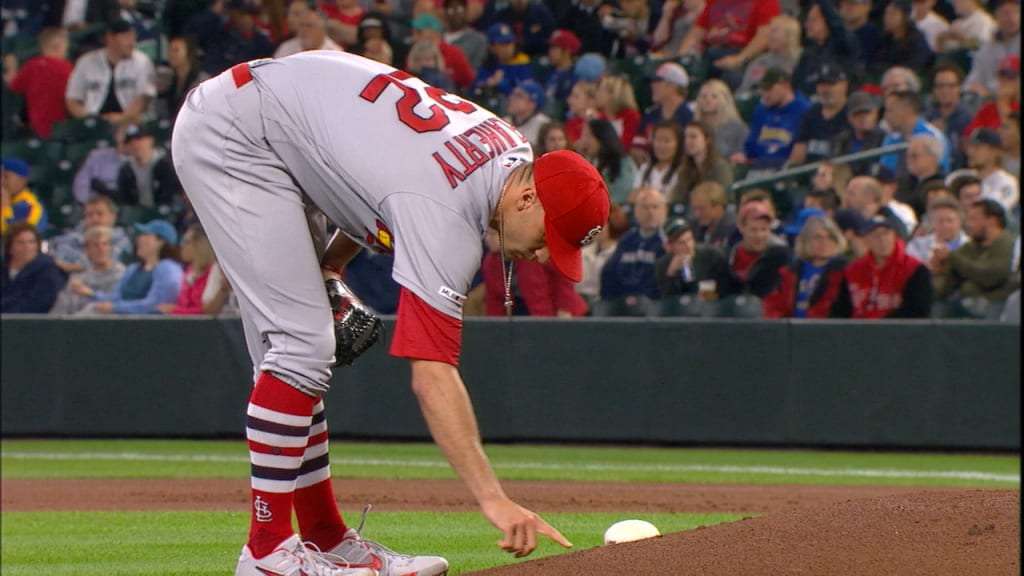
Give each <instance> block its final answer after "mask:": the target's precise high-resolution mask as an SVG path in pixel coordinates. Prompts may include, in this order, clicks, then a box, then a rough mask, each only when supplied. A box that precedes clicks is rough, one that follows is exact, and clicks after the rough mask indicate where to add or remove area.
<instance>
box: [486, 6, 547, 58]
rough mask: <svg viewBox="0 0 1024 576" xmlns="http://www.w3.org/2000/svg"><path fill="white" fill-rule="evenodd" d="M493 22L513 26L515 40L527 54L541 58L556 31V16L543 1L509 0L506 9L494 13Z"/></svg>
mask: <svg viewBox="0 0 1024 576" xmlns="http://www.w3.org/2000/svg"><path fill="white" fill-rule="evenodd" d="M491 22H504V23H506V24H508V25H509V26H511V27H512V31H513V32H514V33H515V42H516V45H518V46H519V47H520V48H521V49H522V51H523V52H525V53H526V55H527V56H530V57H532V58H539V57H541V56H543V55H545V54H547V52H548V40H549V39H550V38H551V33H552V32H554V31H555V17H554V16H553V15H552V14H551V10H549V9H548V7H547V6H546V5H544V3H542V2H531V1H530V0H508V4H507V5H506V7H505V8H504V9H501V10H497V11H496V12H495V13H494V16H493V18H492V19H491Z"/></svg>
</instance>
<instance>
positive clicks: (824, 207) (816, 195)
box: [804, 188, 841, 218]
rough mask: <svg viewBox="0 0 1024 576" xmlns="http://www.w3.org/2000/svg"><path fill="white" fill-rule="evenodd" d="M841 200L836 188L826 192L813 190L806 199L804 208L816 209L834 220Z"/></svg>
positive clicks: (828, 189) (827, 189)
mask: <svg viewBox="0 0 1024 576" xmlns="http://www.w3.org/2000/svg"><path fill="white" fill-rule="evenodd" d="M840 202H841V200H840V198H839V194H838V193H837V192H836V191H835V189H834V188H826V189H825V190H811V191H810V192H808V193H807V196H805V197H804V208H816V209H818V210H821V211H822V212H824V213H825V216H827V217H829V218H832V217H833V215H834V214H835V212H836V210H838V209H839V204H840Z"/></svg>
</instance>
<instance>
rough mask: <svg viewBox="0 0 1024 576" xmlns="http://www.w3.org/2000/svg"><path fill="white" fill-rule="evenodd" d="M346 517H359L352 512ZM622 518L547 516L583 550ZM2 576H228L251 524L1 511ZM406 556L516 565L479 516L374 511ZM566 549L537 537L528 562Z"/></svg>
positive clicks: (703, 518)
mask: <svg viewBox="0 0 1024 576" xmlns="http://www.w3.org/2000/svg"><path fill="white" fill-rule="evenodd" d="M347 516H348V517H349V518H356V517H358V515H357V513H356V512H353V511H349V512H348V514H347ZM625 517H627V516H626V515H624V514H621V513H620V514H548V515H545V518H546V519H547V520H548V521H549V522H551V523H552V524H553V525H555V526H556V527H558V529H559V530H560V531H561V532H562V533H563V534H564V535H565V536H566V537H567V538H569V540H570V541H572V542H573V543H574V544H575V547H574V550H582V549H586V548H591V547H593V546H598V545H600V544H601V537H602V534H603V533H604V530H605V528H607V527H608V526H609V525H611V524H612V523H613V522H615V521H618V520H622V519H623V518H625ZM639 517H641V518H643V519H644V520H648V521H650V522H653V523H654V525H656V526H658V528H659V529H660V530H661V531H662V532H663V533H669V532H677V531H682V530H691V529H693V528H695V527H697V526H707V525H712V524H718V523H721V522H728V521H731V520H736V519H738V518H739V516H736V515H730V514H644V515H641V516H639ZM0 519H2V523H0V538H2V540H3V546H2V548H0V564H2V565H3V574H4V576H22V575H24V576H35V575H37V574H47V575H48V576H110V575H132V576H167V575H169V574H173V575H175V576H193V575H194V576H198V575H213V574H217V575H224V574H228V573H230V571H231V570H232V568H233V566H234V564H235V562H236V561H237V552H238V550H239V548H240V547H241V544H242V543H243V542H244V540H245V531H246V529H247V527H248V518H247V516H246V515H245V514H240V513H226V512H7V513H3V514H2V515H0ZM365 533H366V536H367V537H369V538H378V539H380V540H381V541H383V542H385V543H387V544H388V545H389V546H391V547H393V548H395V549H398V550H402V551H404V552H412V553H433V554H437V553H441V552H443V553H444V555H445V556H446V557H447V558H448V560H449V561H450V562H451V563H452V567H453V571H452V574H460V573H463V572H468V571H472V570H479V569H482V568H489V567H494V566H503V565H506V564H511V563H514V562H516V560H514V559H512V558H510V557H509V556H508V555H507V554H505V553H503V552H502V551H500V550H499V549H498V548H497V547H496V546H495V544H494V543H495V542H496V540H497V539H498V533H497V531H495V530H494V529H493V528H491V526H490V525H489V524H487V522H486V521H485V520H484V519H483V517H482V516H481V515H479V514H477V513H468V512H463V513H410V512H379V513H378V512H375V513H374V514H373V515H372V516H371V517H370V519H369V521H368V523H367V528H366V530H365ZM563 551H564V550H563V549H562V548H561V547H559V546H557V545H556V544H554V543H553V542H550V541H547V540H545V541H543V542H542V543H541V545H540V547H539V548H538V549H537V551H536V552H534V554H533V555H531V556H530V558H531V559H533V558H540V557H543V556H550V555H552V554H559V553H562V552H563Z"/></svg>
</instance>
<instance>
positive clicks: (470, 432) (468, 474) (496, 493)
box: [412, 360, 505, 504]
mask: <svg viewBox="0 0 1024 576" xmlns="http://www.w3.org/2000/svg"><path fill="white" fill-rule="evenodd" d="M412 388H413V392H415V393H416V398H417V399H418V400H419V403H420V409H421V410H422V411H423V418H424V420H426V422H427V428H429V429H430V434H431V436H433V438H434V442H436V443H437V446H438V447H439V448H440V449H441V451H442V452H443V453H444V455H445V458H447V459H448V462H449V463H450V464H451V466H452V468H453V469H455V472H456V474H458V475H459V477H460V478H462V481H463V482H465V483H466V485H467V486H468V487H469V489H470V491H471V492H472V493H473V496H474V497H475V498H476V500H477V502H480V503H481V504H483V503H484V502H487V501H490V500H494V499H500V498H505V493H504V491H503V490H502V488H501V485H500V484H499V483H498V479H497V477H496V476H495V474H494V470H493V469H492V468H491V464H490V462H488V460H487V455H486V454H484V450H483V446H482V445H481V443H480V431H479V429H478V428H477V422H476V416H474V414H473V404H472V403H471V402H470V399H469V394H467V393H466V387H465V386H464V385H463V383H462V378H461V377H460V376H459V372H458V370H457V369H456V368H455V367H454V366H452V365H450V364H445V363H443V362H431V361H427V360H413V361H412Z"/></svg>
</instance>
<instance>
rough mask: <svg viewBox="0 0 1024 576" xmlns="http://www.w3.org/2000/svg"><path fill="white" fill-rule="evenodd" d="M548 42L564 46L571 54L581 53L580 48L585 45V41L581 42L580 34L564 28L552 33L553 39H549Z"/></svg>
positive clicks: (560, 46)
mask: <svg viewBox="0 0 1024 576" xmlns="http://www.w3.org/2000/svg"><path fill="white" fill-rule="evenodd" d="M548 43H549V44H551V45H552V46H558V47H559V48H564V49H565V51H566V52H568V53H569V54H579V53H580V48H582V47H583V43H582V42H580V38H579V36H577V35H576V34H573V33H572V32H571V31H569V30H562V29H559V30H555V31H554V33H552V34H551V39H550V40H548Z"/></svg>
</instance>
